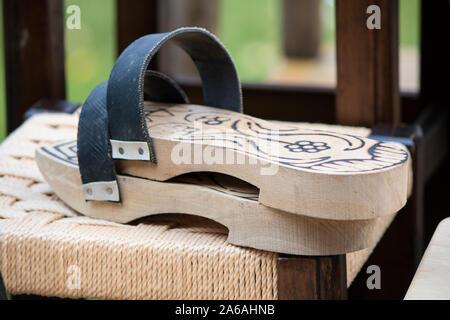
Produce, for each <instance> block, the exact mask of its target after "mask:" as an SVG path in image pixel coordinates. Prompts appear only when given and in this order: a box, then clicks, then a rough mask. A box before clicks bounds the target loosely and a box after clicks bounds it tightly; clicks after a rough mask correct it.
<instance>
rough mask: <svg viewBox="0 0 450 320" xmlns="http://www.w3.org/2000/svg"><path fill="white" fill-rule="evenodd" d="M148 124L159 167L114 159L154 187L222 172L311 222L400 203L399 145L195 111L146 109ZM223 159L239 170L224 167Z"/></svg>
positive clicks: (404, 171) (404, 162)
mask: <svg viewBox="0 0 450 320" xmlns="http://www.w3.org/2000/svg"><path fill="white" fill-rule="evenodd" d="M146 118H147V125H148V128H149V131H150V135H151V136H152V138H153V142H154V147H155V152H156V156H157V158H158V164H157V165H154V164H152V163H148V162H143V161H128V160H126V161H118V170H119V172H122V173H125V174H129V175H133V176H138V177H146V178H149V179H153V180H159V181H164V180H167V179H170V178H173V177H175V176H178V175H181V174H184V173H188V172H205V171H206V172H219V173H224V174H228V175H231V176H233V177H236V178H239V179H241V180H244V181H247V182H248V183H251V184H252V185H254V186H256V187H257V188H258V189H259V190H260V193H259V202H260V203H261V204H264V205H266V206H269V207H272V208H276V209H280V210H282V211H286V212H290V213H295V214H299V215H303V216H309V217H314V218H324V219H334V220H361V219H372V218H376V217H381V216H386V215H392V214H393V213H395V212H398V210H400V209H401V208H402V207H403V205H404V204H405V202H406V198H407V186H408V163H409V156H408V152H407V151H406V150H405V148H402V147H401V146H399V145H398V144H394V143H383V142H379V141H375V140H371V139H367V138H361V137H357V136H352V135H346V134H343V133H334V132H328V131H322V130H311V129H309V128H303V127H299V126H293V125H286V124H280V123H272V122H268V121H264V120H260V119H256V118H253V117H250V116H247V115H242V114H238V113H235V112H231V111H226V110H219V109H215V108H210V107H205V106H198V105H172V106H167V105H158V104H149V103H147V105H146ZM180 149H184V150H189V149H190V150H191V153H193V154H194V156H195V157H197V155H198V154H200V159H201V160H202V161H197V162H198V163H194V162H195V159H194V156H191V155H190V154H189V156H190V157H189V160H190V163H183V162H182V163H179V162H178V163H175V162H174V161H173V156H174V154H175V155H177V154H183V152H179V153H177V150H180ZM198 150H200V152H196V151H198ZM204 155H212V158H214V157H215V156H217V158H219V159H220V160H222V163H219V164H218V163H211V162H212V161H209V162H208V159H206V157H205V156H204ZM228 155H231V156H230V158H232V159H241V161H242V162H243V164H239V163H236V162H237V161H234V162H232V164H228V162H227V156H228ZM202 157H203V159H202ZM263 172H264V174H262V173H263ZM271 172H275V173H274V174H273V175H270V174H267V173H271Z"/></svg>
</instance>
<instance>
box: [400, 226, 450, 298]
mask: <svg viewBox="0 0 450 320" xmlns="http://www.w3.org/2000/svg"><path fill="white" fill-rule="evenodd" d="M405 300H450V218H446V219H444V220H443V221H441V223H440V224H439V226H438V227H437V229H436V231H435V233H434V235H433V238H432V239H431V241H430V244H429V245H428V248H427V250H426V251H425V254H424V256H423V258H422V261H421V262H420V265H419V268H418V269H417V272H416V274H415V276H414V279H413V281H412V282H411V285H410V287H409V289H408V292H407V293H406V296H405Z"/></svg>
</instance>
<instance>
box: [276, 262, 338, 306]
mask: <svg viewBox="0 0 450 320" xmlns="http://www.w3.org/2000/svg"><path fill="white" fill-rule="evenodd" d="M345 259H346V258H345V255H338V256H324V257H306V256H287V255H280V256H279V257H278V299H280V300H330V299H333V300H341V299H346V298H347V269H346V260H345Z"/></svg>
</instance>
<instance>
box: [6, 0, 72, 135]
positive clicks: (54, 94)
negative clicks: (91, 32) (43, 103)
mask: <svg viewBox="0 0 450 320" xmlns="http://www.w3.org/2000/svg"><path fill="white" fill-rule="evenodd" d="M3 23H4V25H3V30H4V40H5V48H4V50H5V69H6V103H7V108H6V112H7V126H8V132H11V131H12V130H14V129H15V128H16V127H17V126H19V125H20V124H21V123H22V121H23V119H24V114H25V112H26V111H27V109H28V108H29V107H31V105H33V104H34V103H35V102H36V101H38V100H41V99H59V100H63V99H65V95H66V86H65V72H64V29H63V26H64V23H63V2H62V1H59V0H57V1H55V0H41V1H35V0H3Z"/></svg>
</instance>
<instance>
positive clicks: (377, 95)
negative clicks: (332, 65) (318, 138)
mask: <svg viewBox="0 0 450 320" xmlns="http://www.w3.org/2000/svg"><path fill="white" fill-rule="evenodd" d="M371 5H377V6H378V7H379V8H380V15H381V29H372V30H371V29H369V28H368V27H367V25H366V22H367V19H368V18H369V16H370V15H371V13H367V8H368V7H369V6H371ZM372 14H373V13H372ZM336 48H337V96H336V116H337V121H338V123H339V124H343V125H355V126H367V127H374V126H375V125H381V124H383V125H388V126H392V127H396V126H397V125H398V124H399V122H400V119H401V117H400V116H401V115H400V96H399V75H398V0H358V1H348V0H336Z"/></svg>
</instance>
